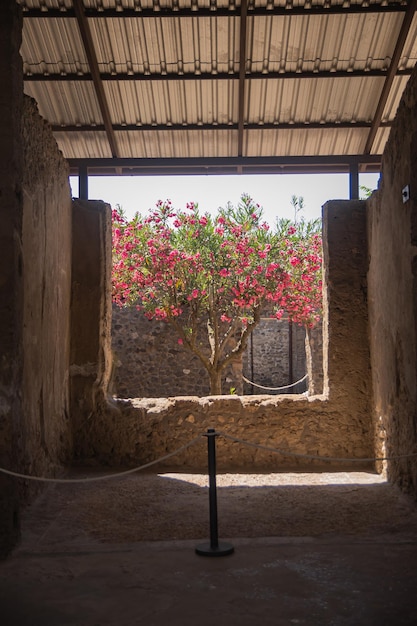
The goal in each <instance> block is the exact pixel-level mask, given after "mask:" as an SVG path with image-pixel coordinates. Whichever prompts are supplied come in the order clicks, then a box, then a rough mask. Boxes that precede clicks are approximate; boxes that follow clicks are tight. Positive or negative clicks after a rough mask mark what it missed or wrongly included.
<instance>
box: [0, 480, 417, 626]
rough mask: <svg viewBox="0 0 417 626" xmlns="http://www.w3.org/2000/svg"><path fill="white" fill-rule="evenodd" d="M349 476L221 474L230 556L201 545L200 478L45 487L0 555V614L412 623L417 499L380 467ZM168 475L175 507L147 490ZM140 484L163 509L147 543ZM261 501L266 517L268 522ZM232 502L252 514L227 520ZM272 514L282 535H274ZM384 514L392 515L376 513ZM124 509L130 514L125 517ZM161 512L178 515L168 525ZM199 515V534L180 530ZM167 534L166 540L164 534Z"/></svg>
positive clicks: (172, 621) (156, 510) (183, 622)
mask: <svg viewBox="0 0 417 626" xmlns="http://www.w3.org/2000/svg"><path fill="white" fill-rule="evenodd" d="M345 474H346V475H342V474H328V475H323V474H321V475H317V474H315V475H310V480H311V484H305V483H306V481H307V480H308V475H307V477H305V476H304V475H303V476H302V475H298V476H297V475H290V476H286V475H283V474H280V475H274V476H272V475H268V477H265V476H264V477H262V476H259V475H257V476H256V477H254V479H253V480H254V481H255V484H256V487H254V486H252V488H251V487H250V482H251V480H252V479H251V478H250V477H248V476H244V477H239V475H232V476H231V478H230V479H227V480H229V482H230V481H231V484H229V483H227V480H226V478H225V477H221V478H220V480H219V482H220V485H221V486H220V487H219V489H218V492H219V494H218V495H219V497H218V503H219V528H220V530H221V533H220V534H221V541H226V540H227V541H229V542H230V543H231V544H232V545H233V546H234V553H233V554H232V555H230V556H222V557H218V558H212V557H208V556H198V555H197V554H196V553H195V548H196V546H197V545H200V543H201V541H202V539H207V538H208V535H209V526H208V520H207V518H206V520H205V525H204V528H203V529H202V527H201V525H200V522H201V520H199V516H200V514H201V515H204V516H206V515H207V507H206V508H205V509H204V510H203V511H202V512H201V513H200V512H199V511H195V515H194V518H193V514H192V512H193V510H194V509H196V508H197V509H199V508H200V506H199V503H200V502H201V501H202V500H201V499H202V497H203V498H204V501H206V499H207V488H206V487H205V486H203V485H200V484H198V483H199V481H200V479H198V478H196V477H195V476H189V477H188V478H187V477H185V476H183V475H182V477H181V478H178V476H176V475H173V474H169V475H159V476H158V475H152V476H133V477H130V479H129V482H128V483H126V482H125V481H123V482H120V483H119V484H118V485H116V483H113V485H112V486H110V483H111V481H110V482H109V483H106V485H108V487H107V486H105V485H104V483H100V486H98V484H97V483H91V484H87V485H85V486H81V487H80V486H79V485H71V487H70V489H68V486H64V487H62V486H61V485H56V486H53V487H52V488H48V489H47V490H46V491H45V493H44V494H43V495H42V496H41V497H40V498H39V499H38V501H37V502H36V503H35V504H34V505H33V506H32V507H31V508H30V509H29V510H28V511H27V513H26V516H25V519H24V524H23V537H22V542H21V545H20V546H19V548H18V549H17V550H15V552H14V553H13V554H12V556H11V557H10V558H9V559H8V560H6V561H4V562H3V563H1V564H0V624H1V626H135V625H136V624H138V625H139V624H140V625H142V624H143V625H146V626H162V625H167V624H169V625H170V626H171V625H172V626H177V625H178V626H195V625H199V626H206V625H207V626H209V625H210V626H211V625H212V624H216V626H226V625H227V626H234V625H236V626H246V625H248V626H249V625H256V626H257V625H258V624H259V625H266V626H268V625H272V624H273V625H275V626H276V625H278V626H281V625H292V624H304V625H311V626H328V625H329V626H330V625H334V626H348V625H349V626H350V625H352V626H362V625H363V626H385V625H387V626H388V625H389V626H391V625H392V626H406V625H407V626H408V625H410V626H411V625H415V624H417V601H416V591H415V590H416V588H417V517H416V515H417V513H416V509H415V506H414V504H413V503H412V502H410V501H409V500H408V499H404V496H403V495H402V494H400V493H399V492H398V491H397V490H396V489H395V488H394V487H392V486H390V485H387V484H386V483H384V481H383V480H382V479H381V478H380V477H379V476H376V475H370V474H364V475H361V474H360V473H357V474H348V473H345ZM172 481H174V482H172ZM196 481H197V485H196ZM288 481H289V484H288ZM297 481H298V483H297ZM159 483H162V485H163V487H164V489H165V485H171V489H169V491H170V492H171V491H172V487H173V486H175V489H174V490H173V491H174V494H173V496H172V501H171V502H169V506H168V508H165V509H164V507H165V504H164V503H165V502H166V500H165V495H164V497H163V498H162V501H158V498H156V499H155V498H154V499H153V500H152V498H151V497H150V496H151V494H152V493H154V495H155V491H154V489H155V484H159ZM264 483H266V484H264ZM294 483H295V484H294ZM301 486H302V490H301V491H299V489H300V488H301ZM197 487H198V488H197ZM297 487H298V489H297ZM319 487H320V488H319ZM164 489H163V490H162V492H161V491H160V492H159V496H161V494H163V493H165V492H164ZM268 489H269V490H270V491H268ZM190 490H191V491H190ZM374 490H376V491H374ZM274 492H275V500H274V498H273V497H272V495H271V494H274ZM280 492H281V496H280V497H278V495H279V493H280ZM134 493H139V494H142V498H141V500H142V501H143V502H142V507H147V509H148V516H147V517H146V520H147V521H146V524H145V525H148V524H149V522H152V519H153V521H154V527H155V529H156V535H157V536H158V537H159V539H158V540H155V541H149V540H144V539H142V540H137V537H138V536H140V533H135V532H134V528H135V527H137V528H140V527H141V525H142V522H143V520H144V516H143V510H144V509H143V508H140V509H139V510H138V514H137V515H136V519H134V520H133V522H134V523H132V519H131V518H132V516H133V515H134V514H133V512H132V511H133V510H134V509H129V508H128V506H127V503H128V501H129V500H132V494H134ZM106 494H107V497H106ZM116 494H117V497H116ZM121 494H122V495H121ZM277 494H278V495H277ZM367 494H368V496H367ZM376 494H377V496H378V502H382V508H378V506H377V505H378V502H377V500H376ZM156 495H158V492H157V494H156ZM367 497H368V498H369V499H368V501H367V500H366V498H367ZM253 498H255V504H253V503H252V505H251V500H252V499H253ZM314 498H316V500H317V502H314ZM306 499H307V503H308V506H309V507H310V508H312V509H313V510H314V519H315V521H313V522H312V524H311V526H310V528H311V529H312V532H310V533H308V532H304V534H300V532H301V531H305V528H306V526H305V524H306V522H308V520H305V519H304V520H303V524H304V525H301V526H297V519H300V517H301V516H300V514H299V511H298V513H297V511H296V510H295V509H296V505H297V504H299V503H300V502H302V501H304V500H306ZM175 501H176V503H177V506H176V507H174V502H175ZM88 502H90V508H91V510H90V511H89V512H88V514H86V511H85V509H86V508H87V505H88ZM226 502H228V503H229V505H228V506H229V509H230V510H229V509H228V508H227V507H225V504H226ZM260 502H263V507H262V511H261V510H260V509H261V507H260ZM367 502H368V504H367ZM110 504H113V505H114V506H113V507H111V506H110V508H109V505H110ZM339 504H340V506H341V509H342V514H341V515H338V514H336V513H337V512H336V511H334V514H335V515H334V520H336V521H337V520H339V522H340V525H339V528H338V526H337V524H336V525H335V523H333V525H332V526H331V527H327V526H326V525H324V526H322V528H321V529H320V524H319V522H320V520H321V519H325V517H326V516H328V515H329V511H331V510H332V508H333V510H334V509H335V508H337V507H338V506H339ZM278 505H279V506H280V507H282V511H283V516H284V517H285V518H286V522H285V524H284V526H283V528H284V529H285V534H279V533H277V530H276V529H277V528H278V527H277V526H276V525H274V523H275V517H276V516H277V515H279V506H278ZM342 505H343V506H342ZM384 505H385V506H384ZM277 507H278V508H277ZM387 508H388V509H391V510H385V509H387ZM257 509H258V513H259V515H258V517H260V518H262V523H261V524H258V526H257V522H256V519H257V516H256V510H257ZM291 510H293V518H292V520H293V522H292V526H291V517H290V512H291ZM109 511H110V512H112V511H113V517H112V516H111V515H110V513H109ZM233 511H234V512H235V514H236V515H235V517H236V519H241V517H242V516H243V515H244V512H245V511H247V512H248V518H247V520H246V522H247V523H246V524H243V525H242V524H241V523H239V524H235V525H234V524H233V520H232V521H230V519H229V521H228V518H229V517H230V516H231V514H232V512H233ZM268 511H269V512H270V521H271V526H270V527H269V528H272V531H271V532H268V533H265V531H266V530H267V529H268V526H266V525H265V524H266V520H267V515H266V513H265V512H268ZM305 511H306V509H304V510H303V515H302V517H303V518H305V517H306V513H305ZM382 511H385V517H384V519H383V523H380V524H378V523H375V522H376V521H377V520H375V517H378V516H379V517H381V515H382ZM320 512H321V513H320ZM116 513H119V515H116ZM123 515H126V516H127V515H128V516H129V519H128V517H126V518H125V524H123V519H124V518H123ZM189 516H191V520H189V521H188V523H187V524H183V521H184V517H189ZM349 516H350V517H351V519H355V518H356V523H355V524H354V525H353V527H352V528H351V527H350V526H347V525H346V524H343V520H344V519H346V517H349ZM362 516H363V521H361V520H360V518H361V517H362ZM159 517H162V518H166V519H167V520H168V523H167V524H160V523H159V521H160V520H159V519H158V518H159ZM106 518H107V519H106ZM390 519H391V523H390ZM380 521H381V520H380ZM339 522H338V523H339ZM193 524H194V526H193ZM124 525H125V526H126V528H127V530H126V528H124ZM190 525H191V528H192V529H194V530H193V531H192V532H194V534H195V537H194V538H193V539H190V538H184V532H182V531H181V529H182V528H187V529H188V528H189V526H190ZM258 528H259V529H260V531H261V532H262V534H259V532H257V529H258ZM117 529H119V535H118V534H117ZM129 529H130V530H129ZM234 530H235V532H233V531H234ZM162 531H163V532H162ZM187 532H188V530H187ZM163 533H165V535H167V534H168V536H166V537H165V539H164V540H161V539H160V537H161V536H163ZM223 533H224V534H223ZM245 533H246V534H250V537H248V536H245ZM146 536H147V535H146ZM175 537H177V538H176V539H175Z"/></svg>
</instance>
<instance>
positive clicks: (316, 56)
mask: <svg viewBox="0 0 417 626" xmlns="http://www.w3.org/2000/svg"><path fill="white" fill-rule="evenodd" d="M402 18H403V15H402V14H389V15H381V14H370V15H363V14H360V15H359V14H350V15H349V14H348V15H306V16H299V15H296V16H291V15H288V16H286V17H279V16H271V17H268V16H262V17H255V18H254V19H253V20H250V22H249V30H250V36H249V41H250V45H249V47H248V60H247V69H248V71H252V72H254V71H258V72H302V71H306V70H308V71H320V70H327V71H336V70H354V69H361V70H365V69H371V68H372V69H375V68H385V69H386V68H387V67H388V65H389V62H390V55H391V54H392V51H393V48H394V46H395V41H396V38H397V36H398V33H399V30H400V27H401V23H402Z"/></svg>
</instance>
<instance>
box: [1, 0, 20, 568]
mask: <svg viewBox="0 0 417 626" xmlns="http://www.w3.org/2000/svg"><path fill="white" fill-rule="evenodd" d="M21 28H22V20H21V16H20V14H19V12H18V10H17V7H16V5H15V3H12V2H2V3H0V84H1V86H2V88H1V89H0V111H1V115H0V213H1V228H0V463H1V464H2V466H6V467H11V466H15V467H16V465H18V460H19V451H20V450H21V442H20V437H19V435H20V433H21V415H22V395H21V386H22V351H23V338H22V334H23V323H22V312H23V309H22V303H23V255H22V226H23V205H22V174H23V155H22V147H21V118H22V102H23V78H22V63H21V59H20V56H19V47H20V43H21ZM18 534H19V506H18V485H17V484H16V481H13V480H12V479H10V478H7V477H5V476H4V475H0V556H2V555H3V554H5V553H6V552H7V551H8V550H9V549H10V547H11V546H12V545H13V544H14V543H15V542H16V541H17V538H18Z"/></svg>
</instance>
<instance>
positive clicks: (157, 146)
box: [116, 129, 237, 159]
mask: <svg viewBox="0 0 417 626" xmlns="http://www.w3.org/2000/svg"><path fill="white" fill-rule="evenodd" d="M236 138H237V131H224V130H203V129H202V130H194V131H190V130H175V131H169V130H166V131H161V130H155V131H146V130H144V131H137V132H136V131H135V132H132V131H127V132H124V133H120V132H116V139H117V142H118V144H119V145H120V147H121V149H122V151H123V155H124V156H125V157H126V158H148V159H152V158H155V159H156V158H165V159H173V158H181V157H183V156H184V154H187V156H188V157H190V158H197V157H207V158H210V157H218V156H221V157H230V156H236V153H235V144H236Z"/></svg>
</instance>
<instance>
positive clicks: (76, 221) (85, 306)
mask: <svg viewBox="0 0 417 626" xmlns="http://www.w3.org/2000/svg"><path fill="white" fill-rule="evenodd" d="M72 231H73V238H72V293H71V355H70V362H71V368H70V373H71V402H70V404H71V420H72V424H73V431H74V449H75V452H76V454H78V455H82V449H83V441H82V439H83V436H84V430H83V429H85V428H87V429H88V427H89V423H90V421H91V419H92V415H93V414H94V413H95V412H96V411H98V408H99V406H100V404H102V403H106V401H107V388H108V384H109V378H110V373H111V339H110V333H111V209H110V206H109V205H108V204H105V203H104V202H101V201H89V200H74V202H73V214H72Z"/></svg>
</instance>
